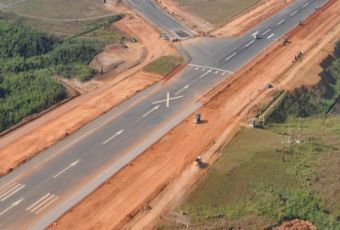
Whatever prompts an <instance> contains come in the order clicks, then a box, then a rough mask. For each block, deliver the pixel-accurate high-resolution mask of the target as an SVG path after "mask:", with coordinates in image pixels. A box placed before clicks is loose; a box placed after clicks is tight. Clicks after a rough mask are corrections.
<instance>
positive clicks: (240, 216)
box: [179, 117, 340, 229]
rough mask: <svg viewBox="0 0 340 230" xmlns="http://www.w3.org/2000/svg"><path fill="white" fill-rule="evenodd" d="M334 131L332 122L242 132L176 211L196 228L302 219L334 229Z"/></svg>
mask: <svg viewBox="0 0 340 230" xmlns="http://www.w3.org/2000/svg"><path fill="white" fill-rule="evenodd" d="M287 127H289V129H290V131H289V133H291V136H292V137H293V140H294V142H292V144H290V145H288V144H287V142H286V141H285V140H287V138H286V135H287ZM339 129H340V118H336V117H335V118H330V119H326V120H324V119H303V120H301V119H300V120H292V121H290V122H289V123H286V124H276V125H273V127H271V128H270V129H268V130H260V129H257V130H253V129H243V130H241V131H240V133H239V134H238V135H237V136H236V137H235V138H234V140H233V141H232V142H231V143H230V144H229V145H228V146H227V147H226V148H225V149H224V150H223V151H222V156H221V158H220V159H219V160H218V161H217V162H216V163H215V164H214V165H213V166H212V168H211V169H210V171H209V173H208V175H207V178H206V179H205V180H204V181H203V182H202V183H201V184H199V185H198V186H197V188H196V189H195V190H194V191H193V192H192V193H191V194H190V196H189V197H188V199H187V200H186V201H185V202H184V203H183V204H182V205H181V206H180V207H179V209H181V210H184V211H185V212H186V213H187V214H188V216H189V217H190V219H191V221H192V223H193V225H194V226H201V227H204V226H216V227H235V228H238V227H241V228H245V229H249V228H251V229H261V228H262V229H263V228H266V227H269V226H273V225H275V224H277V223H279V222H280V221H282V220H284V219H293V218H301V219H306V220H309V221H310V222H312V223H313V224H315V225H317V227H318V228H319V229H338V228H339V227H340V223H339V221H337V220H336V219H337V218H339V211H340V207H339V205H338V204H339V203H340V196H339V194H338V193H339V191H340V183H339V176H340V175H339V174H340V172H339V170H338V169H337V165H338V164H337V162H338V163H339V161H340V154H339V153H340V151H339V149H340V138H339V135H340V134H339V133H338V131H339ZM295 140H300V144H297V143H296V142H295ZM283 156H284V161H283Z"/></svg>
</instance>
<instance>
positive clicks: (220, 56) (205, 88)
mask: <svg viewBox="0 0 340 230" xmlns="http://www.w3.org/2000/svg"><path fill="white" fill-rule="evenodd" d="M131 1H132V0H131ZM134 1H135V2H138V0H134ZM325 2H327V0H317V1H308V0H297V1H295V2H294V3H293V4H292V5H290V6H289V7H288V8H286V9H284V10H283V11H281V12H280V13H278V14H276V15H274V16H273V17H271V18H270V19H268V20H267V21H265V22H264V23H262V24H260V25H258V26H257V27H256V28H254V29H253V30H252V31H251V32H249V33H247V34H245V35H244V36H242V37H239V38H237V39H233V40H226V39H201V40H197V41H194V42H189V41H188V42H185V43H184V44H183V45H182V46H181V48H182V49H184V50H185V52H187V53H188V54H189V55H190V56H191V57H192V61H191V63H190V64H189V65H188V66H187V67H186V68H185V69H184V70H183V71H182V72H181V73H179V74H178V75H177V76H176V77H174V78H172V79H171V80H169V81H168V82H167V83H166V84H163V85H160V84H157V85H155V86H153V87H151V88H149V89H147V90H145V91H143V92H141V93H140V94H138V95H136V96H135V97H133V98H132V99H130V100H128V101H126V102H125V103H123V104H122V105H120V106H119V107H117V108H115V109H113V110H112V111H110V112H108V113H107V114H105V115H103V116H101V117H99V118H98V119H96V120H95V121H94V122H91V123H90V124H88V125H87V126H85V127H84V128H82V129H80V130H79V131H77V132H76V133H75V134H73V135H70V136H69V137H68V138H66V139H65V140H63V141H60V142H59V143H57V144H55V145H54V146H53V147H51V148H49V149H48V150H46V151H44V152H42V153H41V154H40V155H38V156H37V157H35V158H33V159H32V160H30V161H28V162H27V163H25V164H24V165H22V166H21V167H19V168H18V169H16V170H14V171H13V172H11V173H10V174H8V175H7V176H4V177H2V178H1V179H0V229H23V228H25V229H26V228H27V229H43V228H44V227H46V226H47V225H48V224H50V223H51V222H53V221H54V220H55V219H57V218H58V217H59V216H60V215H61V214H63V213H64V212H65V211H67V210H68V209H69V208H71V207H72V206H74V205H75V204H76V203H78V202H79V201H80V200H81V199H83V198H84V197H85V196H86V195H88V194H89V193H90V192H92V191H93V190H94V189H96V188H97V187H98V186H99V185H100V184H102V183H103V182H104V181H105V180H106V179H108V178H109V177H111V176H112V175H113V174H114V173H116V172H117V171H118V170H120V169H121V168H122V167H123V166H125V165H126V164H127V163H129V162H130V161H131V160H132V159H134V158H135V157H136V156H138V155H139V154H141V153H142V152H143V151H144V150H146V149H147V148H148V147H149V146H150V145H151V144H153V143H155V142H156V141H157V140H158V139H159V138H161V137H162V136H163V135H164V134H166V133H167V132H168V131H169V130H170V129H172V128H173V127H174V126H175V125H177V124H178V123H179V122H181V121H182V120H184V119H185V118H186V117H187V116H188V115H190V114H191V113H193V112H194V111H196V110H197V109H198V108H199V107H200V106H201V103H200V101H199V99H200V98H201V97H202V96H203V95H205V94H206V93H207V92H209V91H210V90H211V89H213V88H214V87H215V86H217V85H218V84H220V83H221V82H222V81H224V80H225V79H226V78H228V77H230V76H231V74H232V73H233V72H235V71H237V70H238V69H239V68H240V67H241V66H243V65H244V64H246V63H247V62H249V61H250V60H251V59H252V58H254V57H255V56H256V55H258V54H259V53H260V52H261V51H263V50H264V49H265V48H266V47H268V46H269V45H270V44H272V43H273V42H274V41H275V40H277V39H279V38H280V37H281V36H282V35H284V34H285V33H287V32H288V31H290V30H291V29H292V28H293V27H295V26H296V25H298V23H299V20H303V19H305V18H306V17H308V16H309V15H310V14H312V13H313V12H314V11H315V6H316V5H322V4H324V3H325ZM155 20H157V17H156V19H155ZM155 23H158V22H155ZM255 32H257V33H258V34H260V35H261V36H262V39H254V38H253V37H252V36H251V35H252V34H253V33H255ZM297 52H298V51H297ZM288 61H290V60H288ZM206 119H209V118H206Z"/></svg>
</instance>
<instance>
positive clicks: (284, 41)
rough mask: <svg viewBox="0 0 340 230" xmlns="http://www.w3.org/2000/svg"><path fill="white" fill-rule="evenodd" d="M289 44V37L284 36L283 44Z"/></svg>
mask: <svg viewBox="0 0 340 230" xmlns="http://www.w3.org/2000/svg"><path fill="white" fill-rule="evenodd" d="M288 44H289V40H288V38H286V37H284V38H283V45H284V46H286V45H288Z"/></svg>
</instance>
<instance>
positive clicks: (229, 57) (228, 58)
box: [225, 52, 237, 61]
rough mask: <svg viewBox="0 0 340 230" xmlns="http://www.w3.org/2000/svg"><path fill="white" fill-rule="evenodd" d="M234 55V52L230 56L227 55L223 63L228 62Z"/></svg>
mask: <svg viewBox="0 0 340 230" xmlns="http://www.w3.org/2000/svg"><path fill="white" fill-rule="evenodd" d="M236 54H237V53H236V52H234V53H232V54H231V55H229V56H228V57H227V58H226V59H225V61H229V60H230V59H232V58H233V57H234V56H235V55H236Z"/></svg>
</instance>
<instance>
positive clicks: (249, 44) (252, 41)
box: [244, 39, 255, 48]
mask: <svg viewBox="0 0 340 230" xmlns="http://www.w3.org/2000/svg"><path fill="white" fill-rule="evenodd" d="M254 42H255V39H254V40H251V41H250V42H248V43H247V44H245V46H244V47H246V48H247V47H249V46H251V44H253V43H254Z"/></svg>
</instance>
